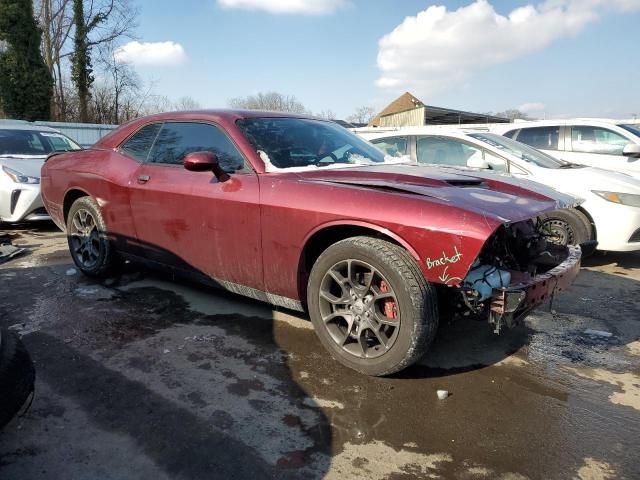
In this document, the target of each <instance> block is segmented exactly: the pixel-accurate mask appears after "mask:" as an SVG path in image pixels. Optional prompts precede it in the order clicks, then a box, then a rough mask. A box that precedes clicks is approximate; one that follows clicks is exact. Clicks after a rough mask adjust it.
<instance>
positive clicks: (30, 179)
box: [2, 167, 40, 184]
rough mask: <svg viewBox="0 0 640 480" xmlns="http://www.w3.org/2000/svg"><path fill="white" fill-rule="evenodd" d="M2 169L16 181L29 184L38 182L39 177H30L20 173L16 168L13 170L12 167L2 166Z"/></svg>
mask: <svg viewBox="0 0 640 480" xmlns="http://www.w3.org/2000/svg"><path fill="white" fill-rule="evenodd" d="M2 170H3V171H4V173H6V174H7V175H9V177H10V178H11V180H13V181H14V182H16V183H30V184H34V183H40V178H38V177H30V176H29V175H25V174H23V173H20V172H18V171H17V170H14V169H12V168H9V167H2Z"/></svg>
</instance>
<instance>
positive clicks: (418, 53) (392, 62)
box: [376, 0, 640, 95]
mask: <svg viewBox="0 0 640 480" xmlns="http://www.w3.org/2000/svg"><path fill="white" fill-rule="evenodd" d="M634 10H640V0H546V1H544V2H542V3H540V4H538V5H526V6H523V7H520V8H516V9H514V10H513V11H511V12H510V13H509V14H508V15H506V16H505V15H500V14H498V13H497V12H496V11H495V9H494V8H493V6H492V5H491V4H490V3H489V2H488V1H487V0H476V1H475V2H473V3H471V4H470V5H468V6H466V7H461V8H459V9H458V10H452V11H449V10H447V8H446V7H445V6H430V7H428V8H427V9H426V10H423V11H421V12H419V13H418V14H417V15H416V16H412V17H406V18H405V19H404V21H403V22H402V23H401V24H400V25H398V26H397V27H396V28H395V29H394V30H393V31H392V32H391V33H388V34H387V35H385V36H384V37H382V38H381V39H380V41H379V45H378V46H379V49H378V61H377V63H378V69H379V70H380V76H379V78H378V80H377V82H376V84H377V85H378V86H380V87H383V88H389V89H393V90H408V89H416V90H417V91H418V94H420V95H428V94H433V93H434V92H438V91H443V90H445V89H448V88H451V87H453V86H459V85H462V84H464V83H465V82H467V81H469V79H470V78H471V77H472V76H473V74H474V73H475V72H477V71H479V70H481V69H483V68H486V67H489V66H492V65H497V64H500V63H505V62H509V61H511V60H514V59H516V58H519V57H522V56H524V55H527V54H529V53H532V52H535V51H538V50H542V49H544V48H545V47H547V46H548V45H550V44H551V43H552V42H554V41H556V40H558V39H560V38H562V37H566V36H570V35H575V34H577V33H578V32H580V31H581V30H582V29H583V28H585V27H586V26H587V25H589V24H590V23H593V22H595V21H597V20H598V19H599V18H600V17H601V16H602V15H604V14H606V13H610V12H630V11H634Z"/></svg>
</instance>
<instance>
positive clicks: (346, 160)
mask: <svg viewBox="0 0 640 480" xmlns="http://www.w3.org/2000/svg"><path fill="white" fill-rule="evenodd" d="M237 125H238V127H239V128H240V130H241V131H242V132H243V133H244V135H245V136H246V137H247V139H248V140H249V142H250V143H251V145H252V146H253V148H254V149H255V150H256V152H257V153H258V155H260V157H261V158H262V160H263V161H264V162H265V167H266V170H267V172H269V171H277V170H280V169H294V168H303V169H308V168H318V167H334V168H338V167H349V166H354V165H372V164H373V165H375V164H382V163H410V160H409V158H408V157H404V158H402V159H397V158H395V159H394V158H392V157H389V156H387V157H385V154H384V153H383V152H382V151H381V150H379V149H378V148H376V147H374V146H373V145H371V144H370V143H368V142H367V141H365V140H362V139H361V138H359V137H357V136H356V135H354V134H353V133H351V132H349V131H348V130H346V129H344V128H342V127H341V126H340V125H338V124H336V123H333V122H328V121H322V120H312V119H305V118H287V117H283V118H245V119H242V120H238V121H237Z"/></svg>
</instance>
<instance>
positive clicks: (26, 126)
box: [0, 120, 60, 133]
mask: <svg viewBox="0 0 640 480" xmlns="http://www.w3.org/2000/svg"><path fill="white" fill-rule="evenodd" d="M0 130H30V131H36V132H52V133H60V132H59V131H58V130H56V129H55V128H51V127H45V126H44V125H36V124H35V123H30V122H21V121H16V120H9V121H7V120H0Z"/></svg>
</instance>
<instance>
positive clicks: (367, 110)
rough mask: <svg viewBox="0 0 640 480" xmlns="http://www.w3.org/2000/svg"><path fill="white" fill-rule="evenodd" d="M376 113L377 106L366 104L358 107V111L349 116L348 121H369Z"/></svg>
mask: <svg viewBox="0 0 640 480" xmlns="http://www.w3.org/2000/svg"><path fill="white" fill-rule="evenodd" d="M375 115H376V110H375V108H373V107H368V106H366V105H365V106H362V107H358V108H356V111H355V112H353V114H351V115H349V116H348V117H347V121H348V122H350V123H369V122H370V121H371V119H372V118H373V117H375Z"/></svg>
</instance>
